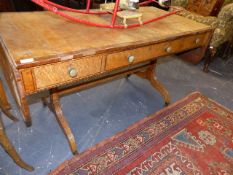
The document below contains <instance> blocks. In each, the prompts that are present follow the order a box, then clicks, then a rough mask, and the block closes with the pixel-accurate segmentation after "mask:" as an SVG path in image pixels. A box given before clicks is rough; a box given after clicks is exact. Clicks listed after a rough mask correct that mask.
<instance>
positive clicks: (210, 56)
mask: <svg viewBox="0 0 233 175" xmlns="http://www.w3.org/2000/svg"><path fill="white" fill-rule="evenodd" d="M216 51H217V49H216V48H215V47H212V46H210V47H209V48H208V50H207V55H206V59H205V64H204V68H203V71H204V72H206V73H207V72H209V65H210V63H211V62H212V61H213V58H214V56H215V54H216Z"/></svg>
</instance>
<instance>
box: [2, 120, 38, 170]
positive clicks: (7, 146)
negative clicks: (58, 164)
mask: <svg viewBox="0 0 233 175" xmlns="http://www.w3.org/2000/svg"><path fill="white" fill-rule="evenodd" d="M0 145H1V146H2V147H3V149H4V150H5V151H6V152H7V153H8V154H9V156H10V157H11V158H12V159H13V161H14V162H15V163H16V164H17V165H18V166H20V167H21V168H24V169H26V170H28V171H33V170H34V168H33V167H31V166H30V165H28V164H26V163H25V162H24V161H23V160H22V159H21V158H20V156H19V154H18V153H17V152H16V150H15V148H14V147H13V146H12V144H11V143H10V141H9V139H8V137H7V135H6V134H5V132H4V127H3V123H2V120H1V116H0Z"/></svg>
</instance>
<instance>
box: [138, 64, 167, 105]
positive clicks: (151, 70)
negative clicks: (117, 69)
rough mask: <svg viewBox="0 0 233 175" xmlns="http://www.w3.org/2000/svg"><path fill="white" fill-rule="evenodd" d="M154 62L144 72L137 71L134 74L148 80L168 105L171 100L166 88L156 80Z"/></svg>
mask: <svg viewBox="0 0 233 175" xmlns="http://www.w3.org/2000/svg"><path fill="white" fill-rule="evenodd" d="M155 66H156V63H155V64H154V65H152V66H150V68H149V69H148V70H147V71H145V72H139V73H137V74H136V75H138V76H139V77H141V78H144V79H147V80H149V81H150V83H151V85H152V86H153V87H154V88H155V89H156V90H157V91H158V92H159V93H160V94H161V95H162V97H163V99H164V103H165V105H168V104H169V103H170V102H171V99H170V96H169V93H168V91H167V90H166V88H165V87H164V86H163V85H162V84H161V83H160V82H159V81H158V79H157V77H156V75H155V73H154V69H155Z"/></svg>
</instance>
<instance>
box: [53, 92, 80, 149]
mask: <svg viewBox="0 0 233 175" xmlns="http://www.w3.org/2000/svg"><path fill="white" fill-rule="evenodd" d="M50 97H51V101H50V102H51V104H52V106H53V109H54V112H55V116H56V119H57V121H58V123H59V125H60V127H61V129H62V131H63V133H64V134H65V136H66V138H67V140H68V143H69V146H70V149H71V151H72V153H73V154H77V153H78V151H77V144H76V142H75V138H74V135H73V133H72V131H71V129H70V127H69V124H68V122H67V121H66V118H65V117H64V115H63V113H62V109H61V105H60V102H59V96H58V94H57V93H56V92H51V94H50Z"/></svg>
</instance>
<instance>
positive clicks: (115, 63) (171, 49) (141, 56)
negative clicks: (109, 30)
mask: <svg viewBox="0 0 233 175" xmlns="http://www.w3.org/2000/svg"><path fill="white" fill-rule="evenodd" d="M207 38H208V37H207V34H206V33H204V34H198V35H195V36H193V35H192V36H186V37H182V38H178V39H174V40H173V41H169V42H166V41H165V42H161V43H157V44H153V45H149V46H144V47H140V48H136V49H131V50H126V51H122V52H116V53H111V54H108V55H107V61H106V70H111V69H117V68H120V67H124V66H129V65H132V64H136V63H138V62H142V61H147V60H150V59H153V58H156V57H159V56H166V55H171V54H174V53H178V52H182V51H185V50H189V49H193V48H196V47H200V46H202V45H204V44H205V43H206V41H207Z"/></svg>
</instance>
